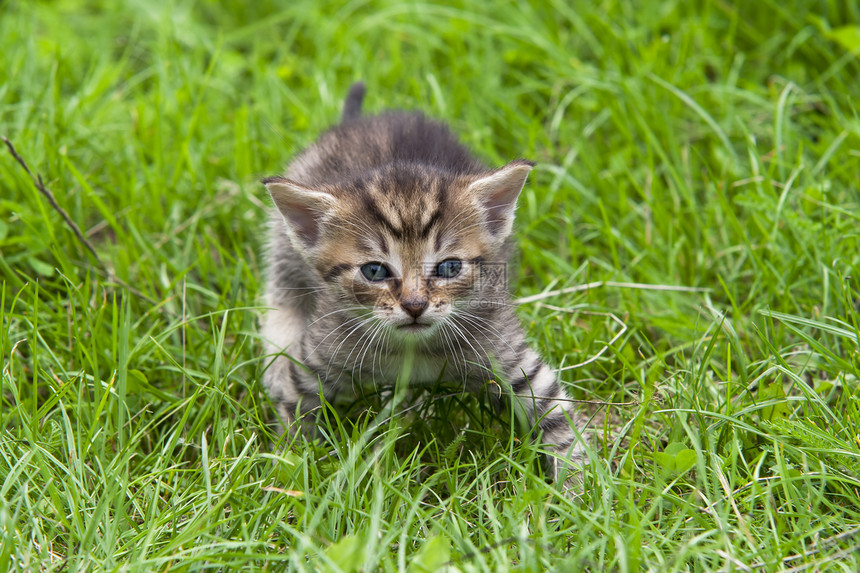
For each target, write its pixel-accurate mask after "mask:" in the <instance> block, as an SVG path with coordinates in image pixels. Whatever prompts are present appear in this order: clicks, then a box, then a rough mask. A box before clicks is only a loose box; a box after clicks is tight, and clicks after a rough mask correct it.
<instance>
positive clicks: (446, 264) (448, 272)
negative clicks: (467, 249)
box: [436, 259, 463, 279]
mask: <svg viewBox="0 0 860 573" xmlns="http://www.w3.org/2000/svg"><path fill="white" fill-rule="evenodd" d="M462 268H463V263H461V262H460V261H459V260H457V259H448V260H447V261H442V262H441V263H439V264H438V265H436V276H437V277H442V278H443V279H453V278H454V277H456V276H457V275H459V274H460V269H462Z"/></svg>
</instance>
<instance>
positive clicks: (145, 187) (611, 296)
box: [0, 0, 860, 572]
mask: <svg viewBox="0 0 860 573" xmlns="http://www.w3.org/2000/svg"><path fill="white" fill-rule="evenodd" d="M857 21H860V9H858V8H857V7H856V6H854V4H852V3H848V2H845V3H843V2H836V1H829V0H822V1H819V2H812V1H811V0H789V1H788V2H783V3H778V2H773V1H771V0H766V1H762V2H756V3H752V2H732V1H730V0H726V1H714V2H707V1H706V2H695V3H693V2H680V1H669V0H667V1H660V2H657V1H654V0H651V1H649V2H628V1H621V0H620V1H614V2H600V3H593V4H590V5H576V6H573V5H571V4H570V3H567V2H563V1H561V0H551V1H547V2H530V3H529V2H516V3H495V2H487V1H483V2H452V3H445V4H442V3H435V2H425V3H418V2H403V1H396V0H381V1H378V2H370V1H366V2H358V1H356V2H350V3H347V4H342V3H334V2H318V1H313V2H312V1H309V0H295V1H283V2H276V1H274V0H261V1H259V2H252V3H245V2H240V1H238V0H227V1H223V2H217V3H216V2H203V1H199V0H198V1H192V0H166V1H164V2H146V1H144V0H122V1H117V2H110V3H108V2H99V1H96V0H57V1H54V2H47V1H29V0H28V1H25V0H7V2H4V3H2V5H0V37H2V38H3V39H4V41H3V44H4V47H3V50H2V52H0V133H2V134H3V135H5V136H6V137H8V138H9V140H10V141H11V142H12V143H13V144H14V145H15V147H16V149H17V151H18V153H20V155H21V157H23V158H24V159H25V160H26V161H27V163H28V164H29V165H30V167H31V169H32V170H33V171H34V172H37V173H39V174H41V175H42V177H43V178H44V181H45V184H46V185H47V187H49V188H50V189H51V190H52V191H53V193H54V195H55V196H56V198H57V202H58V203H59V205H60V206H61V207H62V208H63V209H64V210H65V211H67V212H68V215H69V217H70V219H71V220H73V221H74V222H75V223H76V224H77V225H79V226H80V227H81V229H82V231H83V233H84V234H85V236H86V238H87V240H88V241H89V242H91V243H92V244H93V246H94V248H95V251H96V255H93V254H92V253H90V252H89V251H88V249H87V248H86V246H85V245H84V243H83V242H82V241H81V240H79V239H78V238H77V237H76V236H75V235H74V233H73V232H72V231H71V229H70V227H69V225H68V224H66V222H65V221H64V220H63V218H62V217H61V215H60V213H59V212H58V211H57V209H55V208H53V207H52V206H51V205H50V204H49V203H48V201H47V200H46V198H45V196H44V195H43V194H41V193H40V192H39V191H38V190H37V189H36V187H35V186H34V185H33V182H32V181H31V179H30V178H29V177H28V176H27V174H26V173H25V172H24V170H23V169H22V168H21V166H20V165H19V164H18V163H17V162H16V161H15V159H14V158H13V157H12V155H11V154H10V153H7V150H6V149H2V150H0V151H2V152H0V182H2V188H3V192H2V196H0V324H2V326H0V356H2V362H0V364H2V371H0V372H2V380H0V532H2V533H0V570H7V569H11V570H22V571H23V570H28V571H29V570H43V571H80V570H83V571H90V570H122V571H136V570H143V571H149V570H176V571H197V570H228V569H233V568H239V567H243V568H247V569H249V570H263V569H265V570H296V571H298V570H319V569H327V570H333V571H336V570H343V571H358V570H364V571H375V570H384V571H393V570H404V569H406V570H409V571H415V572H417V571H433V570H437V569H439V568H447V569H448V570H449V571H483V570H490V571H503V570H517V571H543V570H547V569H556V570H561V571H575V570H591V571H602V570H617V571H639V570H649V571H653V570H659V571H661V572H662V571H712V570H726V571H779V570H787V571H805V570H809V571H813V570H814V571H823V570H828V571H829V570H833V571H855V570H857V569H858V568H860V558H858V555H860V553H858V552H857V549H858V547H860V537H858V536H860V437H858V433H860V401H858V398H860V394H858V377H860V307H858V286H857V284H858V283H857V281H858V277H860V269H859V268H858V264H860V242H858V238H860V234H858V228H860V225H859V224H858V218H860V217H858V213H860V209H858V206H860V189H858V182H857V174H858V173H860V116H858V112H857V108H856V102H857V101H858V98H860V80H858V78H860V61H858V54H860V28H858V27H856V25H854V24H853V23H854V22H857ZM359 78H361V79H363V80H364V81H365V82H366V83H367V85H368V87H369V95H368V99H367V102H366V103H367V107H368V108H369V109H370V110H371V111H373V110H381V109H384V108H387V107H404V108H420V109H424V110H426V111H427V112H428V113H430V114H432V115H434V116H437V117H440V118H442V119H444V120H446V121H448V122H450V123H451V125H452V126H453V128H454V129H455V130H456V131H457V132H458V133H459V134H461V136H462V138H463V140H464V141H466V142H467V143H468V144H469V145H470V146H471V147H472V148H473V149H474V150H476V152H478V153H479V154H480V155H481V156H483V157H484V158H486V159H487V161H488V162H490V163H492V164H496V165H499V164H502V163H503V162H505V161H507V160H509V159H512V158H516V157H527V158H531V159H534V160H536V161H537V162H538V166H537V169H536V170H535V173H534V176H533V178H532V180H531V182H530V184H529V185H528V187H527V189H526V191H525V193H524V195H523V197H522V198H521V203H520V208H519V211H518V213H519V215H518V217H519V219H518V226H517V238H518V243H519V246H520V254H519V259H518V265H517V266H518V269H517V274H518V282H517V285H516V292H517V293H518V295H520V296H528V295H534V294H539V293H541V292H544V291H549V290H553V289H560V288H565V287H575V286H577V285H583V284H585V283H589V282H600V281H603V282H604V283H605V284H603V286H595V287H594V288H590V289H580V290H578V291H576V292H570V293H568V294H563V295H555V296H550V297H548V298H545V299H543V300H541V301H539V302H532V303H526V304H523V305H521V311H522V312H521V314H522V318H523V321H524V324H525V326H526V328H527V330H528V332H529V335H530V337H531V338H532V340H533V343H534V344H535V346H536V347H538V348H540V349H541V350H542V352H543V353H544V354H545V355H546V356H547V358H548V359H549V360H550V361H551V362H552V363H554V364H557V365H559V366H563V365H574V364H578V363H581V362H585V361H587V360H589V359H590V358H592V357H594V356H596V355H597V354H598V353H599V352H600V351H601V349H603V348H604V347H606V346H608V348H607V350H605V351H604V352H603V353H602V354H600V355H599V357H597V358H596V359H595V360H592V361H590V362H589V363H587V364H586V365H584V366H580V367H577V368H573V369H570V370H567V371H565V372H564V374H563V379H564V380H565V382H566V383H567V384H568V385H569V387H570V391H571V394H572V395H574V396H575V397H576V398H578V399H582V400H592V401H604V402H613V403H626V404H627V405H616V406H604V407H602V408H599V409H597V413H596V415H595V418H594V425H595V427H597V428H598V429H599V432H600V433H601V435H602V436H603V440H601V443H600V444H599V445H597V446H595V448H594V449H593V451H591V459H592V462H591V464H590V465H589V466H588V467H587V468H586V469H585V470H584V471H583V475H582V477H581V479H582V481H583V486H584V487H582V488H581V490H582V494H581V495H571V494H564V493H563V492H562V491H561V489H560V488H559V487H558V486H557V485H553V484H549V483H546V482H545V480H544V479H543V478H542V475H541V472H540V467H539V465H538V464H537V463H536V460H537V448H536V447H535V446H534V445H533V444H529V443H527V441H523V440H521V439H520V438H519V437H518V436H519V434H518V433H517V432H516V431H514V430H512V429H511V428H510V426H509V425H506V424H504V423H497V422H498V421H497V420H494V419H493V417H492V416H488V415H487V412H486V408H485V405H484V402H482V401H480V400H474V399H471V398H468V397H460V396H450V395H447V394H443V395H442V396H441V397H435V398H434V397H432V396H430V397H426V398H433V399H434V400H436V401H437V402H438V404H439V405H438V407H436V408H434V409H432V412H435V413H436V415H437V416H439V419H436V418H433V417H431V416H430V412H431V410H430V409H427V408H424V409H425V410H427V412H426V413H427V417H428V418H429V419H427V418H425V417H422V416H421V415H414V416H413V415H403V416H396V417H394V418H393V419H388V418H386V417H385V415H384V412H383V413H382V414H379V415H374V414H373V413H370V414H365V415H363V416H359V417H358V419H357V422H356V423H354V424H349V423H346V422H344V421H342V420H340V419H339V418H338V417H337V416H336V415H334V414H332V415H331V416H330V418H329V422H328V431H329V432H330V433H331V439H330V440H329V441H328V442H326V443H325V444H316V445H314V444H307V443H294V444H287V445H285V446H286V447H278V446H277V442H278V438H277V435H276V434H275V432H274V431H273V426H272V422H273V413H272V408H271V404H270V403H269V401H268V399H267V398H266V396H265V393H264V392H263V390H262V388H261V385H260V374H261V370H262V368H263V367H264V361H263V360H262V359H261V357H260V349H259V344H258V335H257V321H258V317H259V314H260V312H261V310H262V309H261V307H260V294H261V288H262V287H261V278H260V277H261V272H262V269H261V259H260V254H259V253H260V249H261V246H262V243H263V239H264V224H263V222H264V220H265V212H266V208H267V204H268V203H267V198H266V196H265V191H264V189H263V187H262V186H261V185H260V184H259V183H258V180H259V178H260V177H262V176H265V175H273V174H276V173H278V172H279V171H280V170H281V169H282V167H283V165H284V164H285V163H286V161H288V159H289V158H290V157H291V156H292V155H293V154H294V153H296V152H297V151H298V150H299V149H301V148H302V147H304V146H305V145H307V144H308V143H309V142H311V141H312V140H313V139H314V138H315V137H316V135H317V134H318V133H319V132H320V131H322V130H323V129H324V128H325V127H326V126H327V125H329V124H330V123H331V122H333V121H335V120H336V118H337V116H338V113H339V106H340V102H341V98H342V97H343V96H344V95H345V93H346V89H347V87H348V86H349V84H350V83H351V82H352V81H354V80H356V79H359ZM643 285H646V286H643ZM658 285H664V286H669V285H671V286H684V287H690V288H688V289H686V290H664V289H661V288H658ZM634 287H637V288H634ZM610 314H611V315H613V316H614V317H616V318H617V319H618V320H615V319H614V318H613V316H610ZM619 321H620V322H619ZM622 323H623V325H624V327H625V328H626V330H625V331H624V333H623V334H622V335H621V336H620V337H617V338H616V334H617V333H618V332H620V329H621V328H622V326H621V324H622ZM613 339H614V341H613V342H611V343H610V341H612V340H613ZM422 408H423V407H416V409H415V410H412V411H411V412H410V414H414V413H418V414H420V410H421V409H422ZM441 413H449V414H450V416H452V417H458V416H459V417H463V416H465V415H470V416H473V418H472V419H471V420H470V422H469V423H468V424H467V425H466V427H465V428H459V429H458V428H452V427H450V425H449V424H448V423H447V420H446V419H445V418H446V416H443V415H442V414H441ZM282 445H283V444H282Z"/></svg>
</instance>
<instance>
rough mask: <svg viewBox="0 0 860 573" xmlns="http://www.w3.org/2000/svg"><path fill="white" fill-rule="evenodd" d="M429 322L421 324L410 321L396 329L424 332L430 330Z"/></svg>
mask: <svg viewBox="0 0 860 573" xmlns="http://www.w3.org/2000/svg"><path fill="white" fill-rule="evenodd" d="M430 327H431V325H430V324H422V323H420V322H411V323H409V324H401V325H400V326H398V327H397V330H399V331H401V332H426V331H428V330H430Z"/></svg>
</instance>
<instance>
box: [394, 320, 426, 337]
mask: <svg viewBox="0 0 860 573" xmlns="http://www.w3.org/2000/svg"><path fill="white" fill-rule="evenodd" d="M435 326H436V325H435V324H424V323H421V322H411V323H408V324H399V325H397V326H395V327H394V328H393V329H392V330H393V331H394V332H395V333H397V334H401V335H404V336H410V337H414V338H429V337H430V336H432V335H433V333H434V332H435V331H436V328H435Z"/></svg>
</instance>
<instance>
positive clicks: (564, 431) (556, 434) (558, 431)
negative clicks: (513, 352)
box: [507, 349, 588, 478]
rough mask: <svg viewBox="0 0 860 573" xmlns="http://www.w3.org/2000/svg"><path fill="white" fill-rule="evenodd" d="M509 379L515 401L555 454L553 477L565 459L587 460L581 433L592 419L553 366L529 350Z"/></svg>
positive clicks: (572, 461)
mask: <svg viewBox="0 0 860 573" xmlns="http://www.w3.org/2000/svg"><path fill="white" fill-rule="evenodd" d="M507 378H508V384H509V385H510V389H511V393H512V394H513V396H514V400H516V401H517V404H518V405H519V406H521V407H522V408H523V410H525V413H526V415H527V416H528V420H529V423H530V424H531V425H532V427H534V428H535V430H536V431H537V432H539V433H540V435H541V442H542V443H543V444H545V445H546V446H548V447H549V450H550V452H551V453H552V454H553V456H552V459H550V460H549V461H550V462H552V470H553V478H555V471H554V470H555V469H556V468H558V467H559V464H563V463H565V461H567V462H568V463H572V464H574V465H581V464H582V463H584V462H585V447H584V443H583V442H582V438H581V434H582V432H583V431H584V430H585V428H586V426H587V422H588V420H587V419H586V418H585V417H583V416H582V415H581V414H579V413H577V411H576V409H575V408H574V403H573V402H571V401H570V400H569V399H568V397H567V395H566V394H565V392H564V389H563V388H562V387H561V385H560V384H559V382H558V378H557V376H556V373H555V372H554V371H553V370H552V368H550V367H549V366H548V365H547V364H546V363H545V362H544V361H543V360H541V358H540V356H538V354H537V353H536V352H535V351H533V350H531V349H528V350H527V351H526V352H525V355H524V356H523V358H522V359H521V360H520V361H519V362H518V363H517V365H516V367H515V368H514V369H512V370H511V371H510V372H509V374H508V377H507ZM535 421H537V424H535ZM574 427H575V428H576V430H574Z"/></svg>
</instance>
